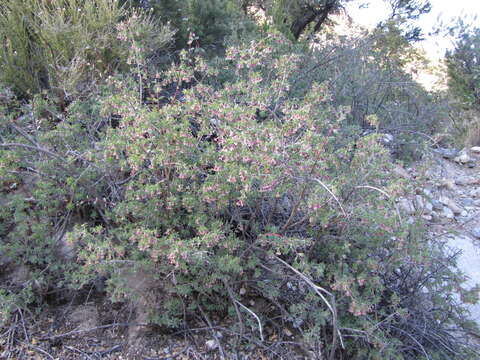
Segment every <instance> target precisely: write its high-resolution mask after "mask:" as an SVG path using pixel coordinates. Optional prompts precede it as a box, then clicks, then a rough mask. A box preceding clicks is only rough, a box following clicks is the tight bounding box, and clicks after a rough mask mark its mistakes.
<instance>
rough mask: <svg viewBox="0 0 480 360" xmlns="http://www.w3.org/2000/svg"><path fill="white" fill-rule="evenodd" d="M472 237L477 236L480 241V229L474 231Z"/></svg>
mask: <svg viewBox="0 0 480 360" xmlns="http://www.w3.org/2000/svg"><path fill="white" fill-rule="evenodd" d="M472 235H473V236H475V237H476V238H477V239H480V227H477V228H475V229H473V230H472Z"/></svg>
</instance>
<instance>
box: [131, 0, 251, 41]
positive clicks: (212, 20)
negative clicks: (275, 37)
mask: <svg viewBox="0 0 480 360" xmlns="http://www.w3.org/2000/svg"><path fill="white" fill-rule="evenodd" d="M123 2H124V3H126V4H129V5H133V6H136V7H146V8H150V9H151V10H152V12H153V15H154V16H155V17H156V18H158V19H160V21H161V22H163V23H164V24H169V26H171V27H172V28H173V29H175V30H176V31H177V33H176V44H177V48H184V47H186V46H187V44H188V43H189V42H190V44H191V42H192V41H194V43H193V45H194V46H201V47H202V48H205V49H206V48H209V47H211V46H213V47H219V46H221V45H222V44H223V39H224V38H225V37H226V36H228V35H230V34H231V33H232V31H234V29H235V28H236V27H238V26H239V23H240V22H241V18H242V13H241V11H240V9H239V7H238V5H237V1H235V0H184V1H179V0H150V1H146V2H145V1H139V0H124V1H123Z"/></svg>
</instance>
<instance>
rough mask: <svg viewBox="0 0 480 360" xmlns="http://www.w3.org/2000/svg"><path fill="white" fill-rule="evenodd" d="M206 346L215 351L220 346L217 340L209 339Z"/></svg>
mask: <svg viewBox="0 0 480 360" xmlns="http://www.w3.org/2000/svg"><path fill="white" fill-rule="evenodd" d="M205 347H206V348H207V350H208V351H213V350H215V349H216V348H217V347H218V343H217V341H216V340H208V341H206V342H205Z"/></svg>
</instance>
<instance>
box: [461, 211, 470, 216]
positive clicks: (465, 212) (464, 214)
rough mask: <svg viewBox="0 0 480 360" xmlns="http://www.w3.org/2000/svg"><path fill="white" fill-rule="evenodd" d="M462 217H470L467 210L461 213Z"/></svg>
mask: <svg viewBox="0 0 480 360" xmlns="http://www.w3.org/2000/svg"><path fill="white" fill-rule="evenodd" d="M460 216H462V217H467V216H468V212H467V211H466V210H462V212H461V213H460Z"/></svg>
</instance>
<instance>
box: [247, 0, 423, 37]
mask: <svg viewBox="0 0 480 360" xmlns="http://www.w3.org/2000/svg"><path fill="white" fill-rule="evenodd" d="M353 1H356V2H360V1H359V0H241V7H242V8H243V9H244V11H246V12H248V9H250V8H251V7H255V8H257V9H261V10H263V11H264V12H265V13H266V14H267V15H270V16H271V17H272V19H273V23H274V24H275V26H276V27H278V28H280V30H282V31H283V32H284V33H287V34H290V35H291V36H292V37H293V38H294V39H296V40H298V39H299V38H300V36H301V35H302V34H305V33H315V32H317V31H319V30H320V29H321V28H322V26H323V25H325V24H327V23H328V21H329V19H330V17H331V15H334V14H337V13H339V12H340V11H341V10H342V9H344V6H345V5H346V4H347V3H349V2H353ZM384 1H386V2H387V3H388V4H389V6H390V8H391V13H390V15H389V17H388V19H389V20H395V21H398V22H400V23H402V24H403V27H404V36H405V38H407V39H408V40H420V39H421V29H420V28H419V27H416V26H412V25H411V20H416V19H418V17H420V16H421V15H422V14H425V13H428V12H429V11H430V9H431V4H430V1H429V0H384ZM380 25H381V26H382V25H383V24H380Z"/></svg>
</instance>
